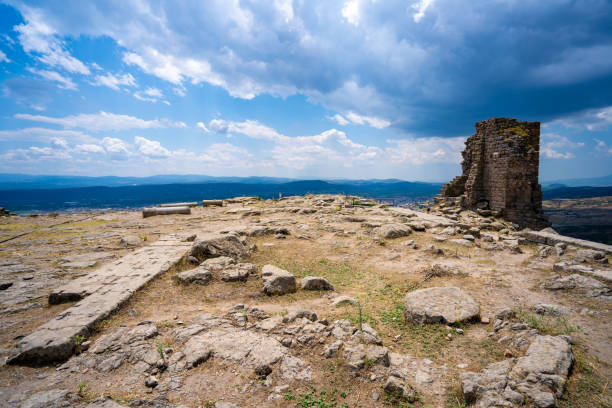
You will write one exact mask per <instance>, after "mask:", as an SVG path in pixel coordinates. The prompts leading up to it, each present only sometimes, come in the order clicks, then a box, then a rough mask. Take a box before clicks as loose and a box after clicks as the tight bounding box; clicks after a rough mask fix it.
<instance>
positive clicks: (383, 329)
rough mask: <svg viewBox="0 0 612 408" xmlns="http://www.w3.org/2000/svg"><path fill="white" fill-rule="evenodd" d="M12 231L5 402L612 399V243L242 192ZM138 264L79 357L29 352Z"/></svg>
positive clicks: (1, 298) (2, 312) (2, 270)
mask: <svg viewBox="0 0 612 408" xmlns="http://www.w3.org/2000/svg"><path fill="white" fill-rule="evenodd" d="M356 204H368V205H356ZM169 236H172V237H173V238H172V239H174V240H175V241H172V240H171V239H169V238H168V237H169ZM13 237H16V238H14V239H11V238H13ZM0 241H3V242H2V243H0V328H1V330H0V347H1V350H0V356H1V358H2V360H1V361H0V406H7V407H20V406H21V407H84V406H88V407H91V408H93V407H107V408H111V407H121V406H144V407H147V406H155V407H179V406H182V407H226V408H227V407H277V406H279V407H296V406H297V407H385V406H390V407H410V406H415V407H426V406H427V407H465V406H471V405H473V406H477V407H513V406H534V407H554V406H559V407H609V406H611V405H610V404H611V403H612V393H611V392H610V387H609V386H608V380H607V379H609V378H612V366H611V364H612V342H611V334H610V330H609V328H610V323H609V322H610V320H611V318H612V312H611V310H610V309H611V308H610V301H611V300H612V290H611V289H610V288H611V286H612V283H611V276H610V269H611V268H610V266H609V265H608V262H609V261H610V260H612V259H610V254H606V253H604V252H600V251H593V250H586V249H583V248H578V247H572V246H571V245H570V246H567V245H562V244H561V245H557V246H545V245H536V244H531V243H529V242H528V241H527V240H525V238H523V236H522V235H521V233H520V232H518V231H516V229H515V228H514V226H512V225H511V224H508V223H506V222H504V221H503V220H499V219H495V218H493V217H490V216H487V214H483V215H479V214H476V213H474V212H471V211H463V212H458V211H455V210H452V209H445V210H444V213H437V212H434V211H432V212H431V213H416V212H413V211H410V210H402V209H395V208H386V207H384V206H378V205H369V203H368V202H361V201H359V200H354V199H348V198H347V197H344V196H326V195H325V196H324V195H317V196H307V197H290V198H285V199H282V200H277V201H271V200H266V201H261V200H256V199H250V198H244V199H236V200H231V202H229V203H227V204H226V205H225V206H224V207H206V208H202V207H199V208H194V209H192V213H191V215H171V216H157V217H151V218H146V219H143V218H142V216H141V214H140V213H139V212H104V213H94V212H92V213H86V214H73V215H65V214H63V215H43V216H38V217H25V218H24V217H5V218H1V219H0ZM168 242H170V243H171V242H177V244H176V246H179V244H178V243H180V245H182V246H184V247H185V250H184V255H183V256H182V257H180V256H179V257H178V258H180V260H178V261H177V262H173V265H172V266H171V267H169V268H168V267H162V266H160V264H161V263H160V264H158V263H157V258H153V257H152V258H151V260H150V261H149V262H144V263H143V262H142V260H140V261H139V262H140V263H135V264H134V265H137V266H134V267H133V268H130V267H125V265H126V263H125V262H128V260H129V259H132V258H134V257H138V256H141V257H142V256H146V255H138V254H146V253H147V252H146V251H148V250H149V249H151V250H153V249H155V248H157V249H155V250H156V251H158V253H159V251H161V252H162V253H163V245H164V243H168ZM187 243H189V244H187ZM159 248H162V249H159ZM179 249H180V248H179ZM174 250H175V251H176V248H174ZM139 251H140V252H139ZM181 251H182V250H179V251H178V252H176V253H179V254H181V253H182V252H181ZM130 257H132V258H130ZM178 258H177V259H178ZM139 259H140V258H139ZM130 262H131V261H130ZM122 264H123V265H124V266H120V265H122ZM128 264H129V263H128ZM115 265H116V266H115ZM129 265H132V264H129ZM134 268H136V269H139V270H140V269H142V271H143V273H142V274H140V275H138V279H145V278H144V277H146V279H145V280H146V282H147V283H146V284H144V286H143V287H140V286H141V285H137V286H135V289H134V290H132V289H130V290H129V293H128V294H127V295H125V296H124V295H122V296H123V297H121V302H120V304H118V306H117V308H116V310H113V313H112V314H110V315H108V314H107V315H104V316H103V317H102V318H100V319H96V321H95V324H94V325H90V326H87V328H86V330H84V331H79V332H78V333H82V334H78V335H75V336H73V337H71V338H70V340H71V344H70V347H69V348H68V349H66V347H65V346H66V344H64V345H63V348H62V350H61V351H62V353H64V354H65V352H66V350H68V354H66V355H67V356H69V355H72V357H70V358H68V359H66V358H62V359H61V360H62V361H56V362H53V363H50V362H47V363H45V364H44V365H40V366H38V367H32V365H36V361H37V360H36V358H39V357H41V356H43V355H44V356H45V358H47V357H48V358H49V359H51V360H53V358H59V357H60V354H62V353H59V349H58V348H55V349H53V350H50V351H49V350H46V351H45V352H44V353H43V352H42V351H41V349H40V348H38V349H34V350H30V356H36V358H34V359H29V360H27V361H26V360H23V361H21V360H19V358H17V357H16V356H17V355H18V354H19V353H20V352H22V351H23V347H24V344H26V343H27V344H32V342H36V340H37V336H38V335H37V333H39V332H40V330H37V328H38V327H39V326H41V325H44V324H47V326H48V325H49V323H47V322H48V321H51V322H56V323H57V322H62V320H65V319H63V318H62V316H74V315H75V313H74V312H73V311H74V310H78V309H79V308H81V309H82V308H83V305H87V304H88V303H87V300H88V299H93V297H95V296H98V297H99V298H100V297H101V298H102V299H106V300H107V303H108V304H111V303H112V302H113V301H114V298H113V297H112V296H108V297H106V295H101V294H100V290H101V289H98V287H99V285H98V283H96V282H101V283H100V285H102V284H106V285H109V286H107V287H106V288H110V287H123V286H126V287H127V286H129V281H128V283H122V282H124V281H121V280H120V279H121V278H122V276H119V277H117V276H112V279H110V278H109V276H111V275H113V274H115V275H121V274H123V275H125V276H123V278H126V276H127V277H128V278H129V279H136V278H130V277H129V276H132V275H128V274H130V273H131V272H130V270H131V269H134ZM160 268H161V269H160ZM149 270H152V271H161V272H159V275H155V276H153V275H149V273H148V272H147V271H149ZM132 272H133V271H132ZM153 273H154V274H157V273H158V272H153ZM134 276H135V275H134ZM114 279H119V280H114ZM111 281H112V282H111ZM81 282H84V283H87V285H85V284H81ZM91 282H94V283H95V284H91ZM109 282H110V283H109ZM143 282H144V280H143ZM112 285H114V286H112ZM80 287H86V288H88V289H87V290H85V291H82V293H77V294H76V295H75V293H76V292H78V290H76V289H75V288H77V289H78V288H80ZM104 290H110V289H104ZM109 293H114V292H112V290H110V292H109ZM50 295H51V296H50ZM81 298H82V300H79V299H81ZM50 300H51V302H50ZM62 302H64V303H62ZM50 303H51V304H50ZM94 312H95V311H92V313H94ZM58 316H59V317H58ZM90 317H91V316H90ZM52 319H54V320H52ZM92 321H93V320H92ZM56 323H53V324H56ZM57 324H59V323H57ZM39 340H40V339H39ZM43 343H44V342H43ZM41 347H42V346H41ZM54 353H58V354H54ZM40 361H43V360H42V359H40V360H39V362H40Z"/></svg>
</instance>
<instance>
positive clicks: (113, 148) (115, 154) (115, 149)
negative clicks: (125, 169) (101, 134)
mask: <svg viewBox="0 0 612 408" xmlns="http://www.w3.org/2000/svg"><path fill="white" fill-rule="evenodd" d="M102 146H104V149H105V150H106V152H107V153H108V154H109V156H110V158H111V159H113V160H126V159H128V158H129V157H130V156H131V155H132V153H131V152H130V150H129V146H128V144H127V143H125V142H124V141H123V140H121V139H117V138H115V137H108V136H107V137H105V138H104V139H102Z"/></svg>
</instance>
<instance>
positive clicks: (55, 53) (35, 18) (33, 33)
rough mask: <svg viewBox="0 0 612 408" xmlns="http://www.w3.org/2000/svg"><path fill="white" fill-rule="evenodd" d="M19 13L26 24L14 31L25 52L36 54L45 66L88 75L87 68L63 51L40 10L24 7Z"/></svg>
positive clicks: (16, 27)
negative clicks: (17, 34) (22, 15)
mask: <svg viewBox="0 0 612 408" xmlns="http://www.w3.org/2000/svg"><path fill="white" fill-rule="evenodd" d="M21 12H22V14H24V17H25V20H26V21H27V23H26V24H19V25H17V26H15V27H14V29H15V31H17V32H18V33H19V36H18V38H19V42H20V43H21V46H22V47H23V49H24V51H25V52H27V53H30V54H31V53H34V54H36V58H37V59H38V60H39V61H41V62H42V63H44V64H46V65H49V66H52V67H61V68H63V69H65V70H66V71H68V72H70V73H76V74H83V75H89V74H90V71H89V68H87V67H86V66H85V64H83V63H82V62H81V61H79V60H78V59H76V58H74V57H73V56H72V55H70V53H69V52H68V51H67V50H66V49H65V45H64V43H63V42H62V41H61V40H60V39H59V38H58V37H57V33H56V31H55V30H54V29H53V28H52V27H51V26H49V25H48V24H47V23H46V22H45V21H44V17H43V15H42V13H41V12H40V10H38V9H34V8H30V7H25V6H24V7H22V8H21Z"/></svg>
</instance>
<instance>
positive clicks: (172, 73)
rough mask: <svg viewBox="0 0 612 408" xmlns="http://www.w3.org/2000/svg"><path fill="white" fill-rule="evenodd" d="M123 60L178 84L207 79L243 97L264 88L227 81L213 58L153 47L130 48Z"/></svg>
mask: <svg viewBox="0 0 612 408" xmlns="http://www.w3.org/2000/svg"><path fill="white" fill-rule="evenodd" d="M123 61H124V62H125V63H126V64H128V65H135V66H137V67H139V68H140V69H141V70H143V71H144V72H146V73H148V74H151V75H155V76H157V77H159V78H161V79H164V80H166V81H168V82H170V83H172V84H175V85H182V83H183V82H184V81H190V82H191V83H192V84H199V83H201V82H207V83H209V84H211V85H216V86H221V87H223V88H225V89H227V91H228V92H229V94H230V95H232V96H234V97H237V98H242V99H253V98H254V97H255V95H256V94H258V93H260V92H261V91H262V89H261V87H259V86H256V85H255V84H254V83H253V82H252V81H250V80H246V79H245V80H240V79H239V78H234V79H233V81H226V80H225V78H223V76H222V75H220V74H218V73H216V72H214V70H213V69H212V66H211V64H210V62H209V61H207V60H205V59H196V58H193V57H177V56H175V55H172V54H165V53H162V52H159V51H157V50H156V49H154V48H152V47H146V48H144V50H143V52H142V53H141V54H136V53H133V52H127V53H125V54H124V56H123Z"/></svg>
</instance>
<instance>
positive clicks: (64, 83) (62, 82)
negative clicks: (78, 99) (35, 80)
mask: <svg viewBox="0 0 612 408" xmlns="http://www.w3.org/2000/svg"><path fill="white" fill-rule="evenodd" d="M28 71H30V72H32V73H33V74H36V75H39V76H41V77H43V78H45V79H46V80H48V81H53V82H58V83H59V85H58V86H59V87H60V88H62V89H69V90H71V91H76V90H77V86H76V84H75V83H74V82H72V79H70V78H67V77H65V76H63V75H61V74H59V73H58V72H55V71H47V70H39V69H34V68H28Z"/></svg>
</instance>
